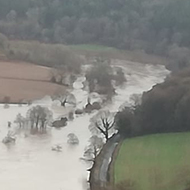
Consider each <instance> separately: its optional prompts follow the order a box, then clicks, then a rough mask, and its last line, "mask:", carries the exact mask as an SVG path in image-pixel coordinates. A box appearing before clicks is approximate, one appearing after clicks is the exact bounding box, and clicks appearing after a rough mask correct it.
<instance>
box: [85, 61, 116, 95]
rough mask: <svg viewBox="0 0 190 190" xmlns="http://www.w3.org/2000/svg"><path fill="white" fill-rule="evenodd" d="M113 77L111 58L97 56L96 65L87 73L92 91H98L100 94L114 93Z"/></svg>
mask: <svg viewBox="0 0 190 190" xmlns="http://www.w3.org/2000/svg"><path fill="white" fill-rule="evenodd" d="M112 79H113V70H112V67H111V66H110V62H109V60H103V59H100V58H97V59H96V62H95V63H94V65H93V66H92V67H91V68H90V69H89V70H88V71H87V73H86V80H87V81H88V83H89V91H90V92H93V91H96V92H98V93H100V94H108V93H112V92H113V91H114V88H113V85H112Z"/></svg>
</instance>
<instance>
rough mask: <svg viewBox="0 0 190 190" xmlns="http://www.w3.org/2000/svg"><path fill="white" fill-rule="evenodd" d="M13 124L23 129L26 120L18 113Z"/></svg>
mask: <svg viewBox="0 0 190 190" xmlns="http://www.w3.org/2000/svg"><path fill="white" fill-rule="evenodd" d="M14 123H16V124H18V126H19V127H20V128H21V127H24V125H25V124H26V118H25V117H23V116H22V115H21V114H20V113H19V114H18V115H17V116H16V119H15V121H14Z"/></svg>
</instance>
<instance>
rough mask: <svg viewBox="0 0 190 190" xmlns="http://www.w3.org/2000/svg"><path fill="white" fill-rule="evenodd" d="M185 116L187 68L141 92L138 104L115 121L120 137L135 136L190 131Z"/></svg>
mask: <svg viewBox="0 0 190 190" xmlns="http://www.w3.org/2000/svg"><path fill="white" fill-rule="evenodd" d="M139 98H140V97H139ZM136 102H137V101H136ZM189 113H190V69H185V70H183V71H180V72H178V73H175V74H172V75H171V76H170V77H168V78H167V79H166V80H165V82H163V83H161V84H157V85H155V86H154V87H153V88H152V89H151V90H150V91H148V92H145V93H144V94H143V96H142V99H141V101H138V104H135V106H133V107H132V108H125V109H124V110H122V111H121V112H119V113H118V114H117V117H116V118H117V125H118V127H119V132H120V133H121V134H124V135H126V136H136V135H145V134H154V133H167V132H182V131H183V132H184V131H190V125H189V123H190V117H189Z"/></svg>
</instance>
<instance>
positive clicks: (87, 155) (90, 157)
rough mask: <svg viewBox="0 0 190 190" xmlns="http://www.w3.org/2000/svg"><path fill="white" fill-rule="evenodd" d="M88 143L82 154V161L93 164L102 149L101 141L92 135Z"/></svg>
mask: <svg viewBox="0 0 190 190" xmlns="http://www.w3.org/2000/svg"><path fill="white" fill-rule="evenodd" d="M89 142H90V144H89V146H88V147H87V148H86V149H85V152H84V160H86V161H90V162H95V158H96V157H97V156H98V154H99V153H100V151H101V149H102V147H103V140H102V138H100V137H98V136H96V135H94V136H92V137H91V138H90V140H89Z"/></svg>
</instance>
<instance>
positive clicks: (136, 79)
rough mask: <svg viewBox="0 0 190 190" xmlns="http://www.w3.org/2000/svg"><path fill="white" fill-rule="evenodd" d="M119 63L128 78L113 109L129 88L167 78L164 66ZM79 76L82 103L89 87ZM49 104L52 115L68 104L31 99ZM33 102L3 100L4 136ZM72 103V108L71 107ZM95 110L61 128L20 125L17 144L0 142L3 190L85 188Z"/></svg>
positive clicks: (137, 89) (76, 88) (77, 87)
mask: <svg viewBox="0 0 190 190" xmlns="http://www.w3.org/2000/svg"><path fill="white" fill-rule="evenodd" d="M114 62H115V64H117V65H120V66H121V67H123V69H124V71H125V74H126V77H127V83H126V85H124V86H122V87H120V88H118V89H117V90H116V92H117V95H116V96H115V97H114V98H113V102H112V103H110V104H109V105H107V107H106V108H107V109H109V110H110V111H117V110H118V108H119V107H120V105H121V104H123V103H124V102H125V101H126V100H128V99H129V97H130V95H131V94H134V93H142V92H143V91H147V90H149V89H150V88H151V87H152V86H153V85H154V84H156V83H160V82H162V81H163V79H164V78H165V76H166V75H167V74H168V73H169V72H168V71H167V70H166V69H165V68H164V66H160V65H156V66H153V65H144V64H140V63H133V62H127V61H125V62H124V61H122V62H121V61H119V60H115V61H114ZM83 80H84V78H83V77H81V78H79V79H78V80H77V81H76V82H75V84H74V90H73V91H72V93H73V94H74V95H75V96H76V99H77V106H78V107H79V108H81V107H83V106H84V105H85V103H86V101H87V96H88V93H87V92H86V91H84V90H82V85H81V82H82V81H83ZM36 104H39V105H43V106H47V107H48V108H49V109H51V110H52V111H53V112H54V118H57V117H59V116H60V115H62V114H63V113H64V112H66V111H67V110H64V109H63V108H61V107H59V106H57V105H56V103H52V101H51V99H50V98H48V97H45V98H44V99H43V100H39V101H36V102H34V103H33V105H36ZM33 105H30V106H22V107H20V106H18V105H10V107H9V108H8V109H5V108H4V106H3V105H0V114H1V115H0V140H2V139H3V138H4V137H5V135H6V134H7V132H8V130H10V129H8V127H7V122H8V121H11V123H12V126H11V130H15V129H16V124H15V123H14V120H15V118H16V115H17V114H18V113H21V114H22V115H24V116H25V114H26V112H27V110H28V109H30V107H32V106H33ZM68 109H69V108H68ZM91 117H92V114H85V115H80V116H76V118H75V119H74V120H73V121H71V122H68V125H67V126H66V127H65V128H62V129H60V130H57V129H54V128H48V130H47V132H46V133H44V134H30V133H28V132H27V131H17V134H16V136H17V140H16V143H15V144H11V145H4V144H3V143H1V142H0V189H2V190H85V189H86V188H87V186H86V179H87V177H88V172H87V168H88V165H87V164H86V163H85V162H83V161H82V160H81V159H80V158H81V157H82V156H83V152H84V149H85V147H86V146H87V145H88V140H89V138H90V136H91V133H90V131H89V130H88V126H89V120H90V118H91ZM69 133H74V134H76V136H77V137H78V138H79V141H80V142H79V145H76V146H71V145H69V144H67V135H68V134H69ZM55 144H60V145H61V146H62V147H63V148H62V152H55V151H52V150H51V147H52V146H53V145H55Z"/></svg>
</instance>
